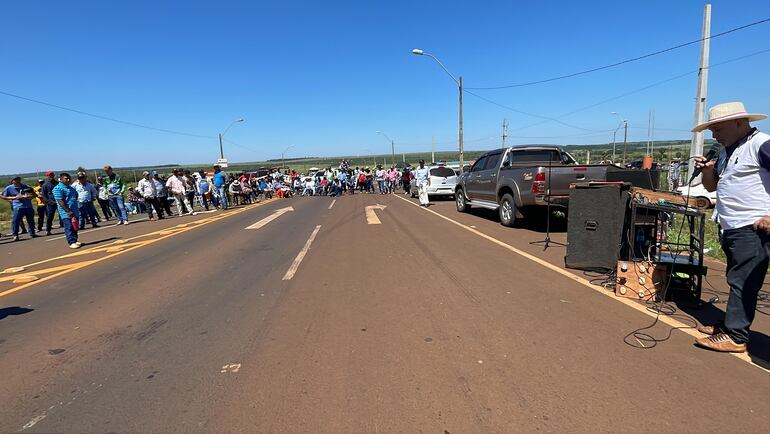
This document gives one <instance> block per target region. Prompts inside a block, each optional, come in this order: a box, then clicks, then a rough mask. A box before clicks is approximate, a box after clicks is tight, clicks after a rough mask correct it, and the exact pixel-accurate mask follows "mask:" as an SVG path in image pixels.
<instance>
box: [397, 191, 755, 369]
mask: <svg viewBox="0 0 770 434" xmlns="http://www.w3.org/2000/svg"><path fill="white" fill-rule="evenodd" d="M395 197H397V198H398V199H401V200H403V201H404V202H406V203H408V204H411V205H414V206H416V207H419V205H418V204H416V203H414V202H412V201H410V200H408V199H404V198H403V197H399V196H395ZM421 209H423V210H425V211H427V212H429V213H431V214H433V215H436V216H438V217H440V218H442V219H444V220H446V221H448V222H450V223H452V224H454V225H456V226H459V227H461V228H463V229H465V230H466V231H468V232H471V233H473V234H474V235H477V236H479V237H481V238H484V239H485V240H487V241H489V242H492V243H494V244H497V245H498V246H500V247H502V248H504V249H506V250H509V251H511V252H513V253H515V254H517V255H519V256H522V257H524V258H526V259H529V260H530V261H532V262H535V263H536V264H538V265H542V266H543V267H545V268H548V269H549V270H551V271H554V272H556V273H559V274H561V275H562V276H564V277H566V278H568V279H570V280H573V281H575V282H577V283H579V284H581V285H583V286H586V287H588V288H590V289H592V290H593V291H595V292H597V293H599V294H601V295H603V296H605V297H608V298H611V299H612V300H615V301H617V302H620V303H623V304H625V305H626V306H628V307H630V308H632V309H634V310H636V311H638V312H641V313H643V314H645V315H647V316H650V317H653V318H656V317H657V318H658V321H660V322H662V323H665V324H668V325H669V326H671V327H673V328H676V329H678V330H679V331H681V332H683V333H686V334H688V335H690V336H692V337H694V338H700V337H702V335H701V334H700V333H698V332H697V331H695V330H694V329H693V328H692V327H691V326H688V325H687V324H684V323H683V322H680V321H677V320H676V319H674V318H671V317H669V316H666V315H656V314H655V313H654V312H650V311H649V310H647V308H645V307H644V306H642V305H640V304H638V303H636V302H635V301H633V300H631V299H628V298H625V297H616V296H615V294H614V293H611V292H609V291H606V290H604V289H603V288H601V287H599V286H596V285H594V284H592V283H591V282H589V281H587V280H586V279H583V278H582V277H579V276H576V275H574V274H572V273H570V272H569V271H567V270H564V269H562V268H560V267H558V266H556V265H554V264H551V263H550V262H548V261H545V260H543V259H540V258H538V257H537V256H533V255H530V254H529V253H527V252H525V251H523V250H519V249H517V248H516V247H513V246H511V245H509V244H507V243H504V242H502V241H500V240H498V239H497V238H494V237H491V236H489V235H487V234H485V233H483V232H480V231H478V230H477V229H473V228H471V227H470V226H467V225H465V224H463V223H460V222H458V221H456V220H453V219H451V218H449V217H447V216H445V215H443V214H439V213H437V212H436V211H433V210H432V209H429V208H421ZM704 351H705V350H704ZM729 354H731V355H733V356H735V357H737V358H738V359H740V360H742V361H744V362H746V363H748V364H750V365H753V366H756V367H757V368H759V369H761V370H763V371H765V372H767V373H770V369H768V368H766V367H765V366H762V365H760V364H759V363H767V362H764V361H760V359H757V360H758V362H757V363H755V362H754V361H753V360H752V359H751V356H750V355H749V354H747V353H729Z"/></svg>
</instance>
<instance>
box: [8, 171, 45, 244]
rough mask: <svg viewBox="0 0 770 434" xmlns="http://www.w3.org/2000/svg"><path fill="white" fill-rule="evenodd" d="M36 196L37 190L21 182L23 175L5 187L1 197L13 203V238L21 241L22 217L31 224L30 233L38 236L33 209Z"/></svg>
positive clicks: (35, 236)
mask: <svg viewBox="0 0 770 434" xmlns="http://www.w3.org/2000/svg"><path fill="white" fill-rule="evenodd" d="M34 197H36V196H35V190H33V189H31V188H30V187H28V186H27V185H26V184H22V183H21V176H16V177H14V178H13V179H12V180H11V185H9V186H7V187H5V190H3V194H2V195H0V198H2V199H5V200H6V201H8V202H10V203H11V209H12V211H13V217H12V218H11V231H13V240H14V241H19V226H20V225H21V221H22V219H25V220H27V226H29V235H30V237H32V238H37V234H35V211H34V210H33V209H32V198H34Z"/></svg>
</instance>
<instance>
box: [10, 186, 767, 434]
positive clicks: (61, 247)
mask: <svg viewBox="0 0 770 434" xmlns="http://www.w3.org/2000/svg"><path fill="white" fill-rule="evenodd" d="M415 202H416V201H415V200H412V199H409V198H406V197H404V196H396V195H390V196H381V195H360V194H357V195H354V196H344V197H340V198H336V199H333V198H327V197H298V198H291V199H283V200H272V201H267V202H263V203H260V204H258V205H250V206H246V207H241V208H238V209H234V210H230V211H227V212H214V213H208V214H200V215H198V216H194V217H177V218H173V219H168V220H165V221H162V222H148V221H136V222H133V223H132V224H131V225H129V226H116V227H109V228H105V229H100V230H98V231H90V232H89V231H86V232H84V233H83V234H82V236H81V240H82V241H85V242H86V243H87V245H86V246H84V247H83V249H82V250H80V251H77V252H73V251H71V250H69V249H68V248H67V246H66V243H65V242H64V240H62V239H50V238H49V239H46V238H41V239H36V240H32V241H24V242H20V243H15V244H12V243H8V242H4V243H0V270H1V269H6V268H11V267H18V266H26V267H25V269H24V270H22V271H15V272H6V273H3V274H0V312H1V313H0V372H2V376H3V379H2V382H0V402H2V403H3V405H2V406H0V431H3V432H11V431H25V432H85V431H99V432H124V431H133V432H172V431H174V432H193V431H195V432H223V431H229V432H291V433H294V432H313V433H319V432H324V433H325V432H328V433H348V432H349V433H360V432H426V433H444V432H448V433H472V432H522V431H523V432H532V431H551V432H553V431H558V432H564V431H577V432H587V431H590V432H597V431H621V430H622V431H625V432H652V431H665V432H670V431H678V432H726V431H729V432H761V431H765V430H766V429H767V426H768V423H769V422H770V401H768V399H767V397H768V396H770V372H769V371H767V370H766V368H767V367H768V366H770V365H768V363H767V362H766V361H765V360H770V354H768V353H770V345H769V344H768V342H769V341H770V339H769V338H768V337H767V335H766V334H768V333H770V321H768V320H767V316H766V315H762V314H760V315H758V318H757V321H756V323H755V326H754V329H755V330H756V331H755V333H754V335H753V336H752V344H751V348H750V350H751V351H750V354H749V355H745V356H743V357H738V356H732V355H726V354H717V353H712V352H708V351H704V350H700V349H697V348H695V347H693V345H692V343H693V340H694V338H693V336H698V334H697V332H695V331H694V330H692V329H691V328H690V329H688V328H686V327H687V326H692V325H693V324H694V323H693V322H692V320H691V317H690V316H689V315H688V314H686V313H684V312H682V311H677V313H676V314H674V315H673V316H668V315H664V316H662V317H661V319H660V321H658V322H657V323H655V325H654V327H652V328H650V329H648V330H644V331H643V332H644V333H647V334H649V335H652V336H654V337H655V338H656V339H659V340H660V341H659V342H657V344H655V345H654V348H640V346H641V345H644V346H645V347H647V346H652V345H653V344H654V343H652V344H651V343H650V342H649V341H646V342H645V341H641V342H640V341H639V340H637V339H636V338H635V337H633V336H632V337H628V338H626V337H627V335H628V334H629V333H630V332H632V331H634V330H635V329H639V328H644V327H647V326H649V325H651V324H653V322H654V321H655V314H654V313H651V312H649V311H647V310H646V309H645V306H643V305H639V304H636V303H635V302H628V301H624V300H621V299H618V298H615V297H614V295H611V294H610V293H607V291H606V290H604V289H602V288H601V287H600V286H597V285H592V284H591V283H590V282H589V281H590V280H591V277H590V276H587V275H584V274H583V273H576V272H573V271H569V270H564V269H563V256H564V253H565V250H564V248H563V247H552V248H550V249H548V250H547V251H545V252H543V251H542V248H541V247H538V246H531V245H529V242H530V241H535V240H538V239H542V238H543V235H544V234H543V233H542V232H540V231H538V230H533V229H530V228H527V227H520V228H514V229H509V228H504V227H502V226H501V225H499V223H497V222H496V221H495V219H494V213H489V212H485V211H483V210H481V211H477V210H473V212H472V213H470V214H460V213H457V212H456V211H455V210H454V205H453V203H452V202H451V201H444V202H441V201H439V202H436V203H435V204H434V205H433V206H431V207H430V208H428V209H427V210H426V209H424V208H421V207H418V206H416V203H415ZM289 207H290V208H291V209H288V208H289ZM367 208H368V209H367ZM372 214H373V215H374V219H372V218H371V215H372ZM141 218H144V217H143V216H142V217H141ZM248 227H250V228H249V229H247V228H248ZM553 238H554V239H555V240H557V241H565V238H566V236H565V234H564V233H563V232H561V233H556V234H554V235H553ZM73 253H75V255H74V256H73ZM589 253H590V252H587V254H589ZM720 271H721V273H723V272H724V268H723V266H722V269H721V270H720V269H719V265H718V264H712V271H711V273H710V275H709V278H710V282H711V283H712V284H713V285H714V286H715V287H716V288H715V289H709V293H719V291H722V293H721V296H722V300H725V299H726V295H725V294H724V292H723V291H724V278H723V277H720V276H719V274H720ZM30 276H34V278H36V279H37V280H34V281H31V282H28V283H25V282H26V280H31V279H32V278H31V277H30ZM14 280H16V283H14ZM704 298H707V296H705V295H704ZM723 307H724V304H715V305H713V306H712V305H708V306H707V307H706V308H704V309H703V311H701V312H697V311H696V312H691V313H693V314H694V315H696V316H698V317H699V318H703V317H706V316H709V317H714V316H715V315H717V314H718V310H717V308H719V309H722V308H723ZM624 338H626V339H624Z"/></svg>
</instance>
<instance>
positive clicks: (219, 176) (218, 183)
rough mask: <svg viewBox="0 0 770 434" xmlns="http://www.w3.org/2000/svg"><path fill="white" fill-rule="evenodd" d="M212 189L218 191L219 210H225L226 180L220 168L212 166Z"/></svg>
mask: <svg viewBox="0 0 770 434" xmlns="http://www.w3.org/2000/svg"><path fill="white" fill-rule="evenodd" d="M214 187H216V189H217V191H219V201H220V207H221V209H227V178H226V177H225V174H224V172H222V168H221V167H220V166H218V165H217V166H214Z"/></svg>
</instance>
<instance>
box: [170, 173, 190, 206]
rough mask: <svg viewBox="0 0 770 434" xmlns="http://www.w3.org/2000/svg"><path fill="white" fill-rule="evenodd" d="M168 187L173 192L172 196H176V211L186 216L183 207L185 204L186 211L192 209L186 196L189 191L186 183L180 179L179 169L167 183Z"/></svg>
mask: <svg viewBox="0 0 770 434" xmlns="http://www.w3.org/2000/svg"><path fill="white" fill-rule="evenodd" d="M166 187H167V188H168V189H169V191H170V192H171V195H172V196H174V203H175V204H176V210H177V212H178V213H179V215H180V216H183V215H186V214H185V213H184V212H183V210H182V205H183V204H184V206H185V209H188V210H191V209H192V207H191V206H190V202H188V201H187V196H186V195H185V193H186V191H187V190H186V189H185V183H184V181H183V180H182V178H181V177H180V173H179V170H178V169H174V174H173V175H172V176H170V177H169V178H168V180H167V181H166ZM190 214H193V213H190ZM193 215H194V214H193Z"/></svg>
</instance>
